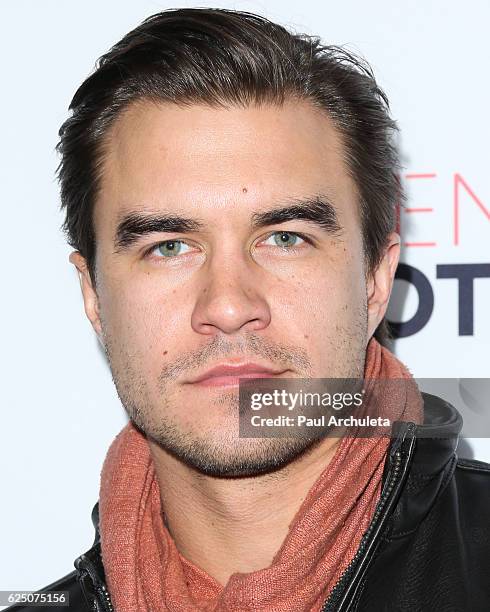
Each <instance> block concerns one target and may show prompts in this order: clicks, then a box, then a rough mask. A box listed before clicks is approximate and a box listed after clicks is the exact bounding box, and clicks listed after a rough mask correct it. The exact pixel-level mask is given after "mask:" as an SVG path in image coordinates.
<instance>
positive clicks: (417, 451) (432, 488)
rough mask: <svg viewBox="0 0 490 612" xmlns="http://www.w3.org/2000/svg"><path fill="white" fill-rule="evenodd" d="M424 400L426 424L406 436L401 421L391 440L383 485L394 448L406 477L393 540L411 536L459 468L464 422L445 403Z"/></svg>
mask: <svg viewBox="0 0 490 612" xmlns="http://www.w3.org/2000/svg"><path fill="white" fill-rule="evenodd" d="M422 398H423V400H424V422H423V423H422V424H417V425H415V427H413V429H412V432H413V435H412V436H406V428H404V427H402V422H401V421H396V422H395V423H394V425H393V431H394V432H395V431H397V430H399V433H398V435H396V436H395V437H393V438H392V439H391V442H390V446H389V449H388V454H387V458H386V462H385V469H384V473H383V483H384V482H385V479H386V477H387V475H388V473H389V471H390V468H391V465H392V462H393V451H394V449H396V448H400V449H401V451H402V455H403V462H404V467H405V471H406V476H405V482H404V485H403V487H402V490H401V494H400V498H399V500H398V503H397V504H396V507H395V509H394V511H393V515H392V518H391V525H390V531H391V537H392V538H396V537H401V536H402V535H408V534H409V533H411V532H412V531H414V530H415V529H416V528H417V526H418V525H419V523H420V521H421V520H422V519H423V518H424V517H425V516H426V515H427V513H428V512H429V510H430V509H431V507H432V505H433V504H434V502H435V500H436V497H437V496H438V495H439V494H440V493H441V492H442V490H443V489H444V487H445V486H446V485H447V483H448V482H449V479H450V478H451V476H452V474H453V472H454V469H455V467H456V461H457V456H456V452H455V451H456V448H457V446H458V441H459V434H460V432H461V429H462V427H463V419H462V417H461V415H460V413H459V412H458V411H457V410H456V408H454V406H452V405H451V404H449V403H448V402H446V401H445V400H443V399H441V398H439V397H437V396H435V395H430V394H429V393H424V392H422ZM412 438H413V439H412Z"/></svg>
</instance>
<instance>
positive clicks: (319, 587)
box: [99, 338, 423, 612]
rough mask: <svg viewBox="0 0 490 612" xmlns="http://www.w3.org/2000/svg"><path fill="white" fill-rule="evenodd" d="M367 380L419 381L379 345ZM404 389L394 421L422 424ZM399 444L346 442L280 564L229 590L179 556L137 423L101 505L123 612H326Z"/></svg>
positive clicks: (118, 444) (113, 456)
mask: <svg viewBox="0 0 490 612" xmlns="http://www.w3.org/2000/svg"><path fill="white" fill-rule="evenodd" d="M365 378H369V379H378V378H379V379H385V378H405V379H411V374H410V373H409V371H408V370H407V369H406V367H405V366H404V365H403V364H402V363H401V362H400V361H399V360H398V359H397V358H396V357H395V356H394V355H393V354H392V353H390V352H389V351H388V350H387V349H385V348H384V347H382V346H381V345H380V344H379V343H378V342H377V341H376V340H375V339H374V338H372V339H371V340H370V342H369V344H368V348H367V353H366V367H365ZM396 389H399V394H400V397H397V398H396V405H397V410H398V413H397V415H395V418H394V419H393V420H396V419H398V420H404V421H413V422H415V423H421V422H422V421H423V401H422V397H421V395H420V392H419V390H418V388H417V386H416V384H415V382H413V385H412V384H410V385H399V386H397V387H396ZM389 399H390V401H392V400H393V397H390V398H389ZM389 441H390V440H389V438H388V437H372V438H361V437H352V436H349V437H347V436H346V437H343V438H342V439H341V440H340V442H339V444H338V446H337V449H336V451H335V454H334V456H333V457H332V459H331V461H330V463H329V464H328V465H327V467H326V469H325V470H324V471H323V473H322V474H321V475H320V477H319V478H318V479H317V481H316V483H315V484H314V485H313V487H312V488H311V489H310V491H309V492H308V495H307V496H306V498H305V500H304V501H303V503H302V505H301V507H300V509H299V511H298V512H297V514H296V516H295V518H294V520H293V521H292V523H291V525H290V527H289V533H288V535H287V536H286V538H285V540H284V542H283V544H282V546H281V548H280V549H279V551H278V552H277V553H276V555H275V557H274V559H273V561H272V564H271V565H270V566H269V567H267V568H265V569H261V570H258V571H254V572H251V573H248V574H241V573H235V574H233V575H232V576H231V577H230V579H229V581H228V583H227V584H226V585H225V586H224V587H223V586H222V585H220V584H219V583H218V582H217V581H216V580H214V579H213V578H212V577H211V576H209V575H208V574H207V573H206V572H205V571H203V570H202V569H200V568H199V567H197V566H195V565H193V564H192V563H191V562H190V561H188V560H187V559H185V558H184V557H183V556H182V555H180V553H179V551H178V550H177V548H176V546H175V543H174V541H173V539H172V538H171V536H170V534H169V532H168V530H167V529H166V527H165V524H164V521H163V519H162V508H161V500H160V493H159V487H158V484H157V479H156V476H155V470H154V466H153V462H152V459H151V456H150V451H149V448H148V444H147V441H146V438H145V437H144V436H143V435H142V434H141V433H139V432H138V431H137V430H136V429H135V428H134V427H133V426H132V425H131V423H130V424H128V425H127V426H126V427H125V428H124V429H123V430H122V431H121V432H120V433H119V435H118V436H117V437H116V439H115V440H114V442H113V443H112V445H111V447H110V449H109V452H108V454H107V457H106V460H105V463H104V466H103V469H102V476H101V490H100V504H99V507H100V533H101V547H102V559H103V564H104V568H105V572H106V579H107V585H108V588H109V592H110V594H111V597H112V601H113V603H114V606H115V609H116V612H159V611H164V612H165V611H169V612H194V611H202V610H205V611H208V612H211V611H212V612H246V611H250V612H258V611H264V612H265V611H267V612H293V611H294V612H311V611H314V612H317V611H318V610H320V608H321V606H322V604H323V602H324V601H325V600H326V599H327V597H328V595H329V592H330V591H331V589H332V588H333V587H334V585H335V583H336V581H337V580H338V579H339V577H340V576H341V575H342V573H343V572H344V570H345V569H346V567H347V566H348V564H349V562H350V561H351V559H352V558H353V556H354V555H355V553H356V551H357V548H358V547H359V543H360V540H361V537H362V535H363V533H364V531H365V530H366V529H367V527H368V526H369V524H370V522H371V519H372V516H373V514H374V509H375V506H376V503H377V501H378V499H379V497H380V493H381V479H382V474H383V467H384V460H385V455H386V451H387V448H388V445H389ZM189 520H190V521H192V516H189Z"/></svg>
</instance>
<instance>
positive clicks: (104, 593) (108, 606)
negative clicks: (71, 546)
mask: <svg viewBox="0 0 490 612" xmlns="http://www.w3.org/2000/svg"><path fill="white" fill-rule="evenodd" d="M75 567H76V568H77V570H78V572H79V573H80V578H81V580H80V585H81V587H82V590H83V591H84V592H85V595H86V596H87V597H89V594H88V593H86V591H85V588H84V582H83V579H84V578H85V577H88V578H89V579H90V581H91V583H92V586H93V589H94V596H95V602H96V603H97V609H99V606H98V604H101V605H102V610H103V612H114V606H113V604H112V601H111V596H110V594H109V591H108V589H107V587H106V585H105V584H104V583H103V582H102V581H101V580H100V578H99V577H98V574H97V569H96V568H95V566H94V565H93V563H92V562H91V561H90V560H89V559H88V558H87V557H86V555H82V556H81V557H78V559H77V560H76V561H75ZM92 599H94V597H93V596H92Z"/></svg>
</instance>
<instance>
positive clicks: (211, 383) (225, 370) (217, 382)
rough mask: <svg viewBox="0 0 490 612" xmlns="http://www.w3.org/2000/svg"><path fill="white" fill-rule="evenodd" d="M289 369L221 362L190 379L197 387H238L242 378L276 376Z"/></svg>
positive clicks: (190, 382)
mask: <svg viewBox="0 0 490 612" xmlns="http://www.w3.org/2000/svg"><path fill="white" fill-rule="evenodd" d="M288 371H289V369H288V368H286V369H281V370H278V369H273V368H267V367H264V366H261V365H258V364H256V363H245V364H221V365H218V366H216V367H214V368H211V369H210V370H207V371H206V372H204V373H203V374H202V375H200V376H198V377H197V378H195V379H193V380H191V381H189V384H191V385H194V386H196V387H238V385H239V382H240V379H242V380H243V379H249V378H274V377H276V376H280V375H281V374H285V373H286V372H288Z"/></svg>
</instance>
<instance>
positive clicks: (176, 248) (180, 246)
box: [155, 240, 188, 257]
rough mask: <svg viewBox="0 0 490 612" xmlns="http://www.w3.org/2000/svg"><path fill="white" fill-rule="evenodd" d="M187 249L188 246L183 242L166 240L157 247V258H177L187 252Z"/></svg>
mask: <svg viewBox="0 0 490 612" xmlns="http://www.w3.org/2000/svg"><path fill="white" fill-rule="evenodd" d="M185 247H187V248H188V245H187V244H185V243H184V242H182V240H165V242H160V244H158V245H157V246H156V247H155V252H156V253H157V257H158V256H159V255H161V256H162V257H175V256H176V255H181V254H182V253H183V252H185Z"/></svg>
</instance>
